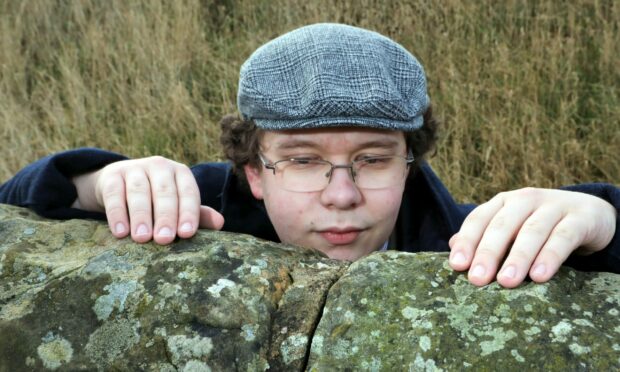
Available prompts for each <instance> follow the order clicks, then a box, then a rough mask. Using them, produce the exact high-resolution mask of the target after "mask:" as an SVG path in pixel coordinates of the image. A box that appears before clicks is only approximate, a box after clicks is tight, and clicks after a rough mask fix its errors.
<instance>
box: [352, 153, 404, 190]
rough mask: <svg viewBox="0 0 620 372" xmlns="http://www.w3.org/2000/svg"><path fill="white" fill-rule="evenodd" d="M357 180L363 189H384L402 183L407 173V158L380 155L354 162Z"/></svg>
mask: <svg viewBox="0 0 620 372" xmlns="http://www.w3.org/2000/svg"><path fill="white" fill-rule="evenodd" d="M353 164H354V169H355V173H356V177H355V182H356V183H357V186H358V187H360V188H363V189H382V188H386V187H392V186H397V185H400V184H401V183H402V181H403V180H404V178H405V175H406V174H407V160H406V159H405V158H402V157H400V156H379V157H373V158H368V159H362V160H358V161H356V162H354V163H353Z"/></svg>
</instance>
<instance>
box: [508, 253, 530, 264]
mask: <svg viewBox="0 0 620 372" xmlns="http://www.w3.org/2000/svg"><path fill="white" fill-rule="evenodd" d="M509 256H510V258H508V259H507V260H506V263H505V265H508V264H509V263H517V264H518V263H522V262H528V261H530V260H531V259H532V257H531V256H530V255H529V254H528V253H527V252H525V251H523V250H521V249H514V250H511V251H510V255H509ZM508 261H510V262H508Z"/></svg>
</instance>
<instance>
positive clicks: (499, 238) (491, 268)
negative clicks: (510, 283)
mask: <svg viewBox="0 0 620 372" xmlns="http://www.w3.org/2000/svg"><path fill="white" fill-rule="evenodd" d="M531 213H532V209H531V208H530V205H529V203H527V202H525V201H519V202H516V203H514V202H513V203H509V204H506V205H504V207H502V208H501V209H500V210H499V211H498V212H497V214H496V215H495V216H493V218H492V219H491V221H490V222H489V224H488V226H487V228H486V229H485V231H484V233H483V235H482V239H480V243H479V244H478V247H477V248H476V252H475V254H474V258H473V260H472V263H471V269H470V270H469V276H468V278H469V281H470V282H472V283H473V284H475V285H478V286H481V285H486V284H488V283H489V282H491V280H493V279H494V278H495V274H496V273H497V268H498V267H499V263H500V262H501V260H502V259H503V258H504V257H505V255H506V252H507V251H508V246H509V245H510V243H511V242H512V240H513V239H514V238H515V236H516V235H517V232H518V231H519V228H520V227H521V226H522V225H523V222H524V221H525V220H526V219H527V218H528V217H529V216H530V214H531Z"/></svg>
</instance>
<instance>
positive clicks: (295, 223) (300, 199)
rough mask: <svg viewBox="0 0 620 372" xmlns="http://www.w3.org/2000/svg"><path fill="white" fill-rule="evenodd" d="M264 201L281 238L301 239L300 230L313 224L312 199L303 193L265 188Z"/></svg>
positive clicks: (288, 240) (293, 240) (291, 240)
mask: <svg viewBox="0 0 620 372" xmlns="http://www.w3.org/2000/svg"><path fill="white" fill-rule="evenodd" d="M264 191H265V192H264V195H263V196H264V201H265V207H266V208H267V213H268V214H269V219H270V220H271V223H272V224H273V226H274V228H275V229H276V232H277V234H278V236H279V237H280V240H282V241H283V242H289V243H293V242H295V241H297V240H298V239H299V234H300V232H303V231H305V230H306V228H307V227H308V226H311V225H312V222H311V221H309V218H310V217H311V212H310V211H311V209H312V208H311V205H312V200H310V199H311V198H309V196H308V195H306V194H302V193H290V192H287V191H284V190H281V189H274V188H270V187H267V188H265V189H264Z"/></svg>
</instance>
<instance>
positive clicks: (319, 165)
mask: <svg viewBox="0 0 620 372" xmlns="http://www.w3.org/2000/svg"><path fill="white" fill-rule="evenodd" d="M258 156H259V158H260V160H261V162H262V163H263V166H264V167H265V168H266V169H271V170H272V171H273V174H274V175H275V176H276V177H277V178H278V180H279V182H280V183H281V184H282V187H283V188H284V189H285V190H288V191H294V192H313V191H321V190H323V189H324V188H326V187H327V185H328V184H329V182H330V181H331V178H332V174H333V172H334V169H336V168H345V169H349V170H350V172H351V178H352V179H353V182H355V184H356V185H357V187H359V188H361V189H384V188H388V187H392V186H396V185H399V184H400V183H401V182H402V181H403V179H404V178H405V176H406V175H407V168H408V167H409V165H411V164H412V163H413V162H414V158H413V154H412V153H411V151H409V155H408V156H407V157H404V156H398V155H393V156H369V157H364V158H362V159H359V160H355V161H353V162H351V163H349V164H342V165H337V164H334V163H332V162H329V161H327V160H323V159H312V158H291V159H284V160H278V161H276V162H273V163H272V162H270V161H269V160H267V159H266V158H265V157H264V155H262V154H259V155H258Z"/></svg>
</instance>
